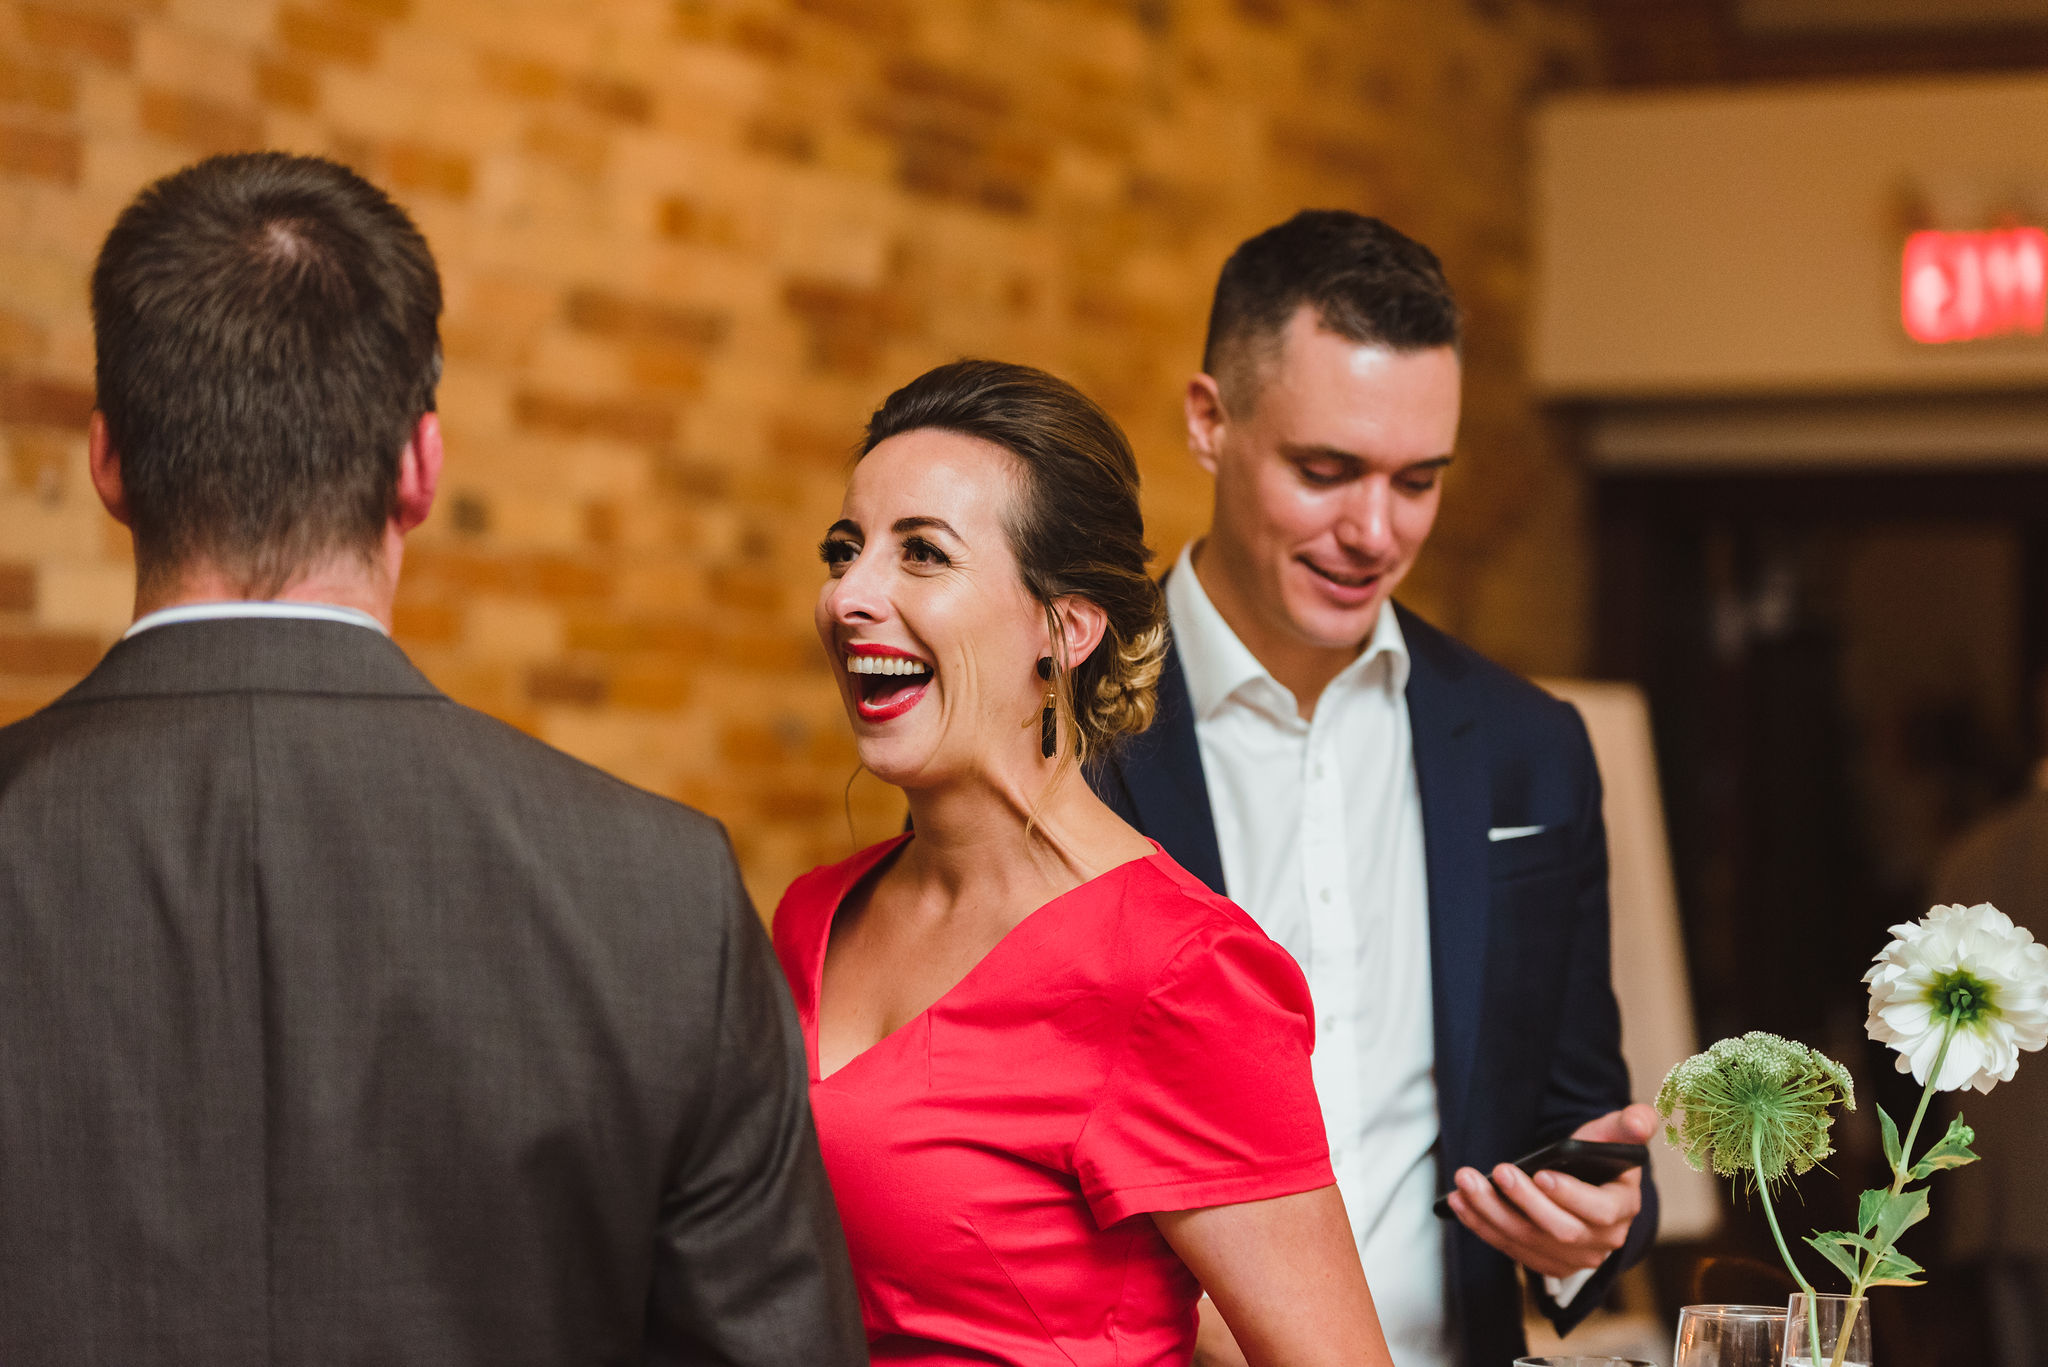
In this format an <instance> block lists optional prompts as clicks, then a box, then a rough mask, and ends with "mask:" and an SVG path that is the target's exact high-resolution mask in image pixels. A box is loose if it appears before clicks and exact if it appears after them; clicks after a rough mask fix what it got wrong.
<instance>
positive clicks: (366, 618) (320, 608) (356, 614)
mask: <svg viewBox="0 0 2048 1367" xmlns="http://www.w3.org/2000/svg"><path fill="white" fill-rule="evenodd" d="M228 617H271V618H277V617H286V618H296V619H299V620H303V621H309V622H345V623H347V624H348V625H349V626H353V627H368V628H369V629H370V630H372V631H374V632H377V633H378V634H379V635H383V636H389V635H390V634H391V633H390V632H388V631H386V630H384V624H383V623H382V622H380V621H378V620H377V619H376V618H374V617H372V616H371V615H370V614H369V613H367V612H363V611H361V610H360V609H357V608H345V607H342V606H340V605H339V604H335V603H287V602H279V601H277V600H275V599H242V598H236V599H229V600H227V601H225V602H219V603H180V604H178V605H177V606H176V607H169V608H158V609H157V610H156V611H155V612H152V613H149V614H147V615H146V616H143V617H138V618H136V619H135V625H134V626H131V627H129V628H128V630H126V631H124V632H122V633H121V639H122V640H124V641H125V640H127V639H128V638H129V637H130V636H139V635H141V634H142V633H143V632H145V631H149V630H152V629H153V628H156V627H168V626H176V625H177V624H178V623H180V622H218V621H220V620H222V619H224V618H228Z"/></svg>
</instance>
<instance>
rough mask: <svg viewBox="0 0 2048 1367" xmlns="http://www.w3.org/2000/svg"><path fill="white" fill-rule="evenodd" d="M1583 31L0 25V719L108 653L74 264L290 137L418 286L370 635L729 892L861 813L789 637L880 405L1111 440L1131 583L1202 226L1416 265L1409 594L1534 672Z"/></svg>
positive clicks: (1141, 11) (33, 4)
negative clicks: (1424, 341) (1420, 555)
mask: <svg viewBox="0 0 2048 1367" xmlns="http://www.w3.org/2000/svg"><path fill="white" fill-rule="evenodd" d="M1595 51H1596V46H1595V42H1594V39H1593V35H1592V34H1591V33H1590V32H1589V31H1588V30H1587V29H1586V27H1585V25H1584V24H1583V23H1582V22H1581V21H1580V20H1577V19H1575V18H1573V17H1572V15H1571V13H1570V12H1569V11H1566V10H1564V9H1560V8H1554V7H1552V6H1551V5H1550V4H1549V3H1539V2H1538V0H1470V2H1469V3H1464V4H1460V3H1453V2H1452V0H292V2H291V3H271V0H0V721H4V720H9V719H12V718H13V717H16V716H19V715H22V714H25V713H26V712H28V711H29V710H31V709H33V708H34V707H36V706H39V705H40V704H42V703H43V702H45V701H47V700H48V699H50V698H51V697H54V696H55V695H56V694H57V693H58V692H60V691H61V690H62V689H63V688H65V687H66V686H68V685H69V684H70V683H71V682H72V681H74V680H75V679H76V678H77V677H78V676H79V675H80V674H82V673H83V672H84V671H85V670H86V669H87V668H89V667H90V666H91V664H92V663H93V661H94V660H95V659H96V658H97V657H98V655H99V653H100V652H101V651H102V650H103V649H104V648H105V646H106V645H107V644H108V643H109V642H110V641H111V640H112V639H113V638H114V637H115V636H116V635H117V634H118V632H119V631H120V629H121V628H122V626H123V625H125V623H126V621H127V616H128V604H129V567H128V563H127V560H126V554H127V552H126V547H125V540H124V537H123V536H122V535H121V534H120V533H119V531H118V529H117V528H115V527H114V526H113V525H112V524H111V523H110V522H109V521H108V520H107V519H106V517H105V516H104V514H103V513H102V512H101V511H100V509H99V508H98V506H97V505H96V503H95V501H94V499H93V495H92V491H91V488H90V486H89V484H88V483H87V481H86V479H85V472H84V442H83V430H84V423H85V418H86V415H87V413H88V412H89V410H90V408H91V406H92V348H91V333H90V327H89V322H88V318H87V314H86V308H85V279H86V275H87V272H88V270H89V267H90V263H91V259H92V254H93V252H94V250H95V249H96V247H97V245H98V242H99V239H100V238H101V236H102V235H103V234H104V232H105V231H106V229H107V227H108V225H109V224H110V223H111V221H112V219H113V217H114V215H115V213H116V212H117V211H118V210H119V209H120V207H121V205H122V204H123V203H125V202H126V200H127V199H128V198H129V197H130V196H131V195H132V194H133V193H134V192H135V191H136V190H137V189H138V188H139V187H140V186H141V185H143V184H144V183H145V182H146V181H148V180H149V179H151V178H153V177H155V176H157V175H160V174H162V173H164V172H167V171H170V170H172V169H174V168H176V167H177V166H179V165H181V164H183V163H185V162H187V161H190V160H192V159H194V158H196V157H198V156H200V155H203V154H205V153H209V152H216V151H223V150H232V149H240V148H249V147H257V146H277V147H284V148H289V149H293V150H300V151H312V152H320V153H325V154H328V155H331V156H336V157H339V158H341V159H343V160H346V161H348V162H350V163H352V164H353V165H355V166H357V167H358V168H360V169H361V170H363V171H364V172H366V173H367V174H368V175H370V176H371V177H373V178H374V179H376V180H378V181H379V182H381V183H382V184H384V185H386V186H387V187H389V188H390V189H391V190H392V191H393V192H394V193H395V194H396V195H397V196H398V198H400V199H401V200H402V201H403V202H404V203H405V204H406V206H407V207H408V208H409V209H410V210H411V212H412V213H413V214H414V215H415V216H416V218H417V219H418V221H419V222H420V224H421V226H422V228H423V229H424V230H425V232H426V234H427V236H428V238H429V240H430V241H431V242H432V244H433V246H434V248H435V250H436V252H437V254H438V255H439V257H440V260H441V264H442V269H443V271H444V274H445V277H446V283H447V293H448V313H447V317H446V320H445V339H446V346H447V353H448V367H447V378H446V382H445V384H444V385H443V387H442V391H441V398H442V410H443V416H444V420H445V423H446V430H447V433H448V441H449V446H448V467H447V476H446V483H445V492H444V495H443V502H442V504H441V507H440V508H439V510H438V511H437V512H436V514H435V516H434V517H433V519H432V520H431V521H430V522H429V523H428V524H427V525H426V527H425V528H423V529H422V530H421V532H420V533H419V534H418V536H417V537H416V539H415V541H414V543H413V545H412V548H411V549H410V551H409V552H408V557H407V562H406V574H405V581H404V588H403V591H402V596H401V600H400V604H399V610H398V634H399V638H400V640H401V642H402V643H403V644H404V645H405V647H406V648H407V649H408V650H409V651H411V652H412V654H413V656H414V658H415V659H417V660H418V661H419V662H420V664H421V665H422V666H423V667H424V668H425V669H426V670H427V672H428V673H429V674H430V675H432V677H433V678H434V679H435V680H436V682H438V683H439V684H440V685H442V686H443V687H445V688H446V689H447V690H448V691H449V692H450V693H452V694H453V695H454V696H455V697H456V698H458V699H460V700H462V701H464V702H468V703H471V704H473V705H475V706H478V707H481V708H483V709H485V710H487V711H490V712H492V713H495V714H496V715H498V716H501V717H503V718H505V719H507V720H509V721H511V722H513V723H515V724H516V725H519V726H521V727H524V728H527V729H528V730H530V731H533V732H534V733H536V734H538V735H540V736H542V737H544V738H546V739H548V740H550V741H552V742H554V743H555V744H558V745H560V746H563V747H564V748H566V749H568V750H571V751H573V752H575V753H576V754H579V755H582V756H584V757H586V758H588V759H590V760H592V761H594V762H596V763H598V764H601V765H603V766H605V767H606V768H609V769H611V770H612V771H614V772H616V773H618V774H620V775H622V776H623V777H625V778H627V779H630V780H631V781H633V782H636V783H640V784H643V785H645V786H647V787H650V788H653V789H656V790H659V791H661V792H665V793H669V794H672V795H674V796H676V797H679V798H682V799H684V800H686V801H689V802H693V803H695V804H697V805H700V806H702V807H704V808H706V809H708V810H710V811H711V812H713V813H715V814H716V815H718V816H720V817H722V818H723V819H724V820H725V821H726V822H727V823H728V825H729V826H730V827H731V829H732V831H733V834H734V837H735V839H736V841H737V843H738V845H739V848H740V851H741V855H742V859H743V861H744V863H745V866H746V870H747V875H748V879H749V883H750V885H751V887H752V889H753V891H754V894H755V896H756V898H757V899H758V900H760V901H762V902H764V903H770V904H772V901H773V899H774V898H775V897H776V896H777V895H778V894H779V893H780V891H781V888H782V886H783V885H784V884H785V883H786V882H787V880H788V879H789V878H790V877H791V876H792V875H793V874H795V873H796V872H798V871H799V870H801V869H802V868H804V867H807V866H808V865H810V864H812V863H815V862H817V861H819V860H823V859H829V858H836V857H839V856H840V855H842V854H843V853H844V852H845V851H846V850H847V849H848V848H849V844H850V839H849V835H848V831H847V819H848V818H847V815H846V811H847V808H848V807H849V806H850V808H851V812H852V817H853V821H854V823H855V825H856V826H857V828H858V831H859V837H860V838H861V839H863V840H866V839H872V838H875V837H876V836H878V835H880V834H883V833H886V832H887V831H888V830H889V829H891V828H892V827H893V825H894V823H895V822H896V821H898V820H900V816H899V815H898V814H899V813H900V807H899V806H898V805H896V803H895V801H894V800H893V797H892V795H891V794H890V793H889V792H888V791H887V790H885V789H883V788H881V786H880V785H879V784H877V783H875V782H874V781H873V780H868V779H863V780H861V781H859V782H856V783H854V784H853V785H852V787H851V788H850V790H849V789H848V777H849V775H850V774H852V772H853V769H854V754H853V749H852V746H851V743H850V742H849V740H848V738H847V735H846V727H845V724H844V722H843V720H842V719H841V716H840V712H839V703H838V700H837V697H836V694H835V691H834V689H833V688H832V681H831V679H830V677H829V676H828V675H827V674H826V672H825V670H824V666H823V663H822V659H821V657H820V652H819V650H818V648H817V645H816V643H815V640H814V638H813V636H812V633H811V628H810V625H809V621H810V606H811V602H812V600H813V596H814V594H815V590H816V586H817V583H818V581H819V579H820V570H819V567H818V565H817V562H816V559H815V555H814V551H813V547H814V545H815V542H816V540H817V537H818V535H819V533H820V532H821V530H822V529H823V527H824V526H825V524H826V523H827V522H829V521H830V520H831V517H832V516H833V514H834V511H835V509H836V507H837V502H838V491H839V482H840V474H841V471H842V468H843V464H844V461H845V457H846V454H847V451H848V448H849V446H850V444H851V442H852V441H853V439H854V437H855V435H856V433H857V431H858V428H859V425H860V422H861V420H862V418H863V417H864V416H865V414H866V413H867V411H868V410H869V409H870V408H871V407H872V406H873V405H874V403H875V402H877V401H878V400H879V399H880V398H881V396H882V395H884V394H885V393H886V392H887V391H888V390H889V389H890V388H891V387H892V386H893V385H894V384H897V383H900V382H901V381H903V380H905V379H907V378H909V377H910V376H911V375H913V374H915V373H916V372H917V371H919V370H921V369H923V368H924V367H926V366H929V365H932V364H935V363H937V362H940V361H943V360H948V359H951V358H953V357H955V356H957V355H961V354H965V353H973V354H981V355H992V356H998V357H1002V358H1006V359H1014V360H1020V361H1028V362H1032V363H1035V364H1038V365H1043V366H1046V367H1049V368H1051V369H1053V370H1055V371H1058V372H1060V373H1062V374H1064V375H1066V376H1067V377H1069V378H1071V379H1073V380H1075V381H1076V382H1078V383H1080V384H1081V385H1082V386H1083V387H1084V388H1086V389H1088V390H1089V391H1090V392H1092V393H1093V394H1095V395H1096V396H1097V397H1099V398H1100V399H1101V400H1103V401H1104V402H1105V403H1106V404H1107V405H1108V406H1109V407H1110V409H1111V410H1112V411H1113V412H1115V413H1116V415H1117V416H1118V417H1119V418H1120V419H1121V420H1122V421H1123V422H1124V423H1125V424H1126V426H1127V428H1128V430H1129V431H1130V433H1131V435H1132V437H1133V439H1134V441H1135V442H1136V444H1137V447H1138V450H1139V453H1140V456H1141V459H1142V461H1143V465H1144V470H1145V475H1146V479H1147V502H1148V512H1149V516H1150V519H1151V534H1152V539H1153V543H1154V544H1155V546H1157V547H1158V549H1159V550H1160V552H1161V555H1162V556H1163V557H1164V556H1170V555H1172V554H1173V553H1174V552H1175V551H1177V550H1178V548H1179V546H1180V545H1181V543H1182V542H1183V541H1184V540H1185V539H1186V538H1187V537H1188V536H1189V535H1190V534H1192V533H1193V532H1195V531H1197V530H1198V529H1199V528H1200V526H1201V525H1202V522H1203V520H1204V518H1205V515H1206V510H1207V499H1208V488H1207V484H1206V481H1205V479H1204V477H1203V476H1201V474H1200V472H1199V471H1198V470H1196V469H1195V468H1194V467H1193V465H1192V464H1191V462H1189V460H1188V459H1187V457H1186V456H1185V454H1184V452H1183V449H1182V444H1181V439H1180V433H1179V425H1178V402H1179V398H1178V396H1179V390H1180V385H1181V382H1182V380H1183V378H1184V377H1185V375H1186V374H1187V373H1188V372H1189V370H1190V369H1191V367H1192V366H1193V365H1194V364H1195V362H1196V359H1197V355H1198V351H1199V345H1200V331H1201V325H1202V319H1203V315H1204V310H1205V306H1206V297H1207V292H1208V289H1209V287H1210V284H1211V283H1212V281H1213V278H1214V273H1215V270H1216V268H1217V266H1218V265H1219V264H1220V263H1221V261H1222V259H1223V257H1224V255H1225V254H1226V253H1227V252H1228V250H1229V249H1230V247H1231V246H1232V245H1233V244H1234V243H1235V242H1236V241H1237V240H1239V239H1240V238H1242V237H1243V236H1245V235H1247V234H1248V233H1250V232H1253V231H1256V230H1257V229H1259V228H1261V227H1263V226H1265V225H1266V224H1268V223H1270V222H1273V221H1276V220H1277V219H1279V218H1281V217H1284V216H1285V215H1287V214H1288V213H1290V212H1292V211H1293V210H1294V209H1296V208H1298V207H1301V206H1303V205H1309V204H1316V205H1345V206H1352V207H1357V208H1361V209H1365V210H1369V211H1372V212H1377V213H1380V214H1382V215H1384V216H1386V217H1387V218H1389V219H1391V220H1392V221H1394V222H1395V223H1397V224H1399V225H1401V226H1403V227H1404V228H1406V229H1408V230H1409V231H1411V232H1413V233H1415V234H1417V235H1418V236H1420V237H1422V238H1423V239H1425V240H1426V241H1428V242H1430V243H1431V244H1433V245H1434V246H1436V247H1437V248H1438V249H1439V250H1440V251H1441V252H1442V254H1443V255H1444V257H1445V259H1446V262H1447V264H1448V266H1449V269H1450V272H1451V275H1452V278H1453V280H1454V282H1455V283H1456V285H1457V286H1458V287H1459V289H1460V290H1461V292H1462V294H1463V297H1464V300H1465V303H1466V305H1467V308H1468V310H1469V313H1470V316H1471V334H1472V340H1471V345H1470V352H1469V361H1468V370H1469V377H1470V378H1469V383H1468V397H1467V418H1466V428H1465V440H1464V443H1463V449H1462V453H1461V459H1460V464H1459V466H1458V468H1457V470H1456V471H1455V472H1454V473H1453V475H1452V476H1451V481H1450V485H1449V492H1448V494H1447V502H1446V508H1445V513H1444V517H1443V521H1442V522H1441V523H1440V527H1439V530H1438V532H1437V534H1436V540H1435V542H1434V543H1433V544H1432V546H1431V548H1430V550H1429V552H1428V554H1427V555H1426V557H1425V562H1424V565H1423V567H1422V569H1421V570H1420V571H1419V572H1418V574H1417V576H1416V579H1415V582H1414V588H1413V590H1412V592H1411V593H1410V594H1409V595H1408V596H1409V598H1410V600H1411V601H1412V602H1414V603H1415V604H1416V605H1417V606H1418V607H1420V608H1421V609H1422V610H1424V611H1425V612H1428V613H1430V614H1432V615H1434V616H1436V617H1437V618H1438V619H1439V620H1441V621H1443V622H1444V623H1445V624H1446V625H1448V626H1450V627H1451V628H1452V629H1454V630H1458V631H1461V632H1463V633H1465V634H1466V635H1468V636H1469V637H1470V638H1471V639H1473V640H1474V641H1475V642H1477V643H1478V644H1479V645H1481V646H1482V647H1483V648H1486V649H1488V650H1491V651H1493V652H1494V653H1496V654H1497V655H1500V656H1501V657H1503V658H1505V659H1507V660H1509V661H1510V662H1512V663H1514V664H1516V665H1519V666H1521V667H1523V668H1526V669H1530V670H1543V671H1569V670H1571V669H1573V668H1575V667H1576V666H1578V664H1579V663H1580V656H1581V642H1582V638H1583V636H1584V634H1585V626H1584V615H1585V607H1584V602H1585V594H1584V592H1583V586H1582V579H1583V577H1584V565H1585V561H1586V558H1587V552H1586V548H1585V546H1584V545H1583V544H1582V542H1583V540H1584V536H1585V533H1584V527H1583V514H1582V510H1581V493H1582V491H1581V482H1580V479H1579V477H1578V474H1577V472H1576V471H1575V470H1574V469H1573V468H1572V467H1571V465H1570V463H1569V461H1568V460H1567V459H1566V458H1565V457H1564V456H1563V455H1562V454H1561V448H1560V446H1559V444H1558V443H1557V442H1555V441H1554V440H1553V439H1552V438H1551V436H1550V435H1549V434H1548V433H1547V432H1546V431H1545V429H1544V427H1543V426H1542V425H1541V423H1540V422H1539V421H1538V419H1537V417H1536V415H1535V412H1534V410H1533V409H1532V407H1531V405H1530V401H1529V397H1528V393H1527V389H1526V386H1525V383H1524V380H1523V366H1522V363H1521V357H1520V354H1519V348H1520V344H1521V342H1520V338H1521V327H1522V320H1523V313H1524V307H1525V295H1526V290H1527V280H1528V270H1527V255H1528V245H1527V240H1526V226H1525V225H1526V211H1525V202H1524V201H1525V194H1526V188H1525V184H1524V181H1525V172H1526V151H1525V146H1524V137H1523V117H1524V114H1525V112H1526V110H1527V107H1528V102H1529V99H1530V96H1531V94H1532V92H1533V91H1535V90H1536V89H1538V88H1540V87H1543V86H1546V85H1554V84H1558V83H1561V82H1572V81H1576V80H1580V79H1583V78H1584V74H1585V73H1586V71H1587V70H1588V69H1589V68H1590V67H1591V66H1592V65H1593V63H1594V60H1595V59H1594V56H1593V54H1594V52H1595Z"/></svg>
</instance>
